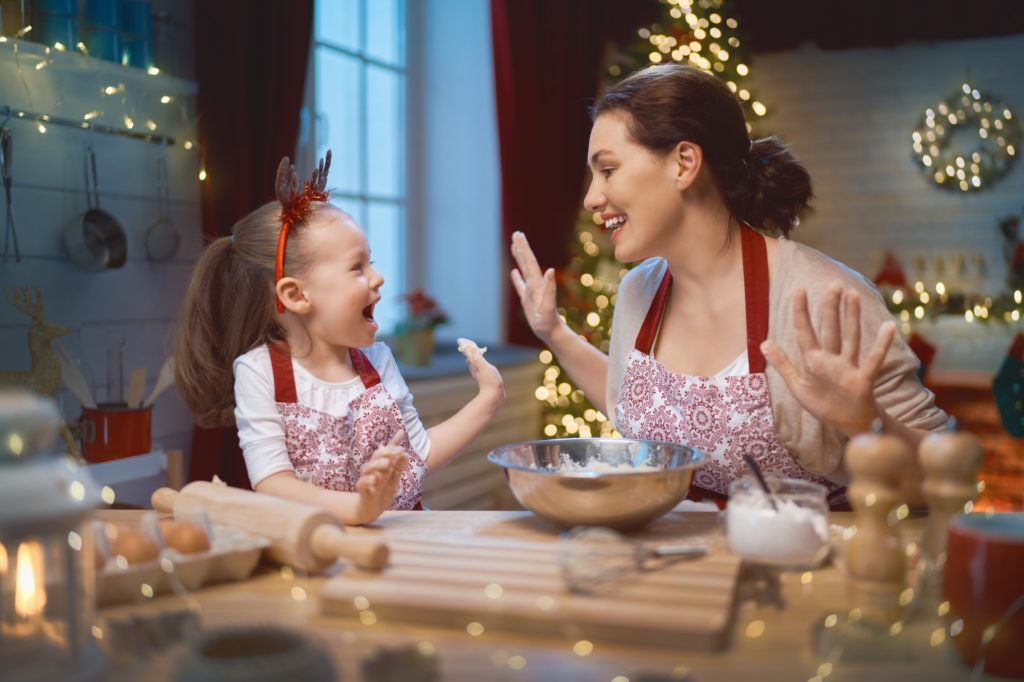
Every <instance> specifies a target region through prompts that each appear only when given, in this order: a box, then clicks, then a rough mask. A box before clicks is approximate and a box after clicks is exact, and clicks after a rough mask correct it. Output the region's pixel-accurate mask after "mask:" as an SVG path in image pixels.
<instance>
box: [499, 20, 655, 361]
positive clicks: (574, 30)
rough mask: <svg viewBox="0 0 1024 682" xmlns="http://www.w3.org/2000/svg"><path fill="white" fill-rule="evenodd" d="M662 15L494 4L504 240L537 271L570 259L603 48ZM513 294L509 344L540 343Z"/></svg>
mask: <svg viewBox="0 0 1024 682" xmlns="http://www.w3.org/2000/svg"><path fill="white" fill-rule="evenodd" d="M658 11H659V8H658V5H657V3H655V2H621V0H491V31H492V37H493V41H494V82H495V92H496V97H497V109H498V133H499V136H500V140H499V148H500V153H501V175H502V180H501V189H502V225H503V227H502V235H503V237H504V241H505V243H506V244H508V243H509V241H510V239H511V236H512V233H513V232H514V231H516V230H520V231H522V232H523V233H525V234H526V237H527V238H528V239H529V240H530V244H531V245H532V246H533V249H534V252H535V253H536V254H537V258H538V260H539V261H540V263H541V267H544V268H547V267H555V268H560V267H562V266H564V265H565V264H566V263H567V262H568V260H569V244H570V240H571V239H572V235H573V228H574V226H575V224H576V216H577V213H578V211H579V210H580V208H581V203H582V196H583V194H582V188H583V182H584V179H585V176H586V159H585V156H586V152H587V143H588V139H589V135H590V118H589V115H588V113H587V108H588V106H589V105H590V104H592V103H593V101H594V98H595V97H596V95H597V91H598V86H599V73H598V72H599V70H600V67H601V58H602V55H603V51H604V48H605V44H606V43H607V42H608V40H616V41H628V40H630V39H631V36H632V37H634V38H635V36H636V30H637V29H638V28H640V27H641V26H644V25H646V24H647V23H649V22H650V21H652V20H653V19H654V18H655V17H656V16H657V15H658ZM508 290H509V300H508V311H509V312H508V319H507V325H508V340H509V341H510V342H512V343H519V344H527V345H536V344H537V340H536V338H535V337H534V336H533V333H532V332H531V331H530V328H529V325H527V323H526V320H525V318H524V317H523V314H522V309H521V307H520V306H519V301H518V298H517V297H516V293H515V290H514V289H512V287H511V286H509V287H508Z"/></svg>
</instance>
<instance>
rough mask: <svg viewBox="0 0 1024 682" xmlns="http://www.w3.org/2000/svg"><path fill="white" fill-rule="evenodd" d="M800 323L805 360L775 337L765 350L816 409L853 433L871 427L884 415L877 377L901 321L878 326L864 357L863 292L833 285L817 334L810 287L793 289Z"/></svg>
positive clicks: (802, 401)
mask: <svg viewBox="0 0 1024 682" xmlns="http://www.w3.org/2000/svg"><path fill="white" fill-rule="evenodd" d="M793 312H794V323H795V325H796V332H797V345H798V346H799V348H800V358H799V365H797V364H796V363H794V362H793V361H792V360H791V359H790V358H789V356H788V355H787V354H786V352H785V351H783V350H782V349H781V348H779V346H778V345H776V344H775V343H774V342H772V341H765V342H764V343H763V344H762V345H761V351H762V352H763V353H764V356H765V359H766V360H767V361H768V362H770V363H771V364H772V366H774V367H775V369H777V370H778V371H779V373H780V374H781V375H782V378H783V379H784V380H785V382H786V385H787V386H788V387H789V390H790V391H791V392H792V393H793V396H794V397H795V398H796V399H797V400H798V401H799V402H800V404H801V405H802V406H803V407H804V409H806V410H807V411H808V412H810V413H811V414H812V415H814V416H815V417H817V418H818V419H820V420H822V421H823V422H827V423H829V424H831V425H833V426H835V427H836V428H838V429H839V430H840V431H842V432H843V433H844V434H846V435H847V436H853V435H855V434H857V433H863V432H865V431H868V430H870V428H871V423H872V421H874V419H875V418H876V417H878V416H879V414H880V413H879V408H878V404H877V403H876V402H875V396H874V383H875V378H876V377H877V376H878V372H879V370H880V368H881V366H882V361H883V360H884V359H885V355H886V353H887V352H888V351H889V346H890V345H891V344H892V340H893V335H894V334H895V333H896V325H895V323H893V322H887V323H885V324H883V325H882V326H881V327H879V329H878V333H877V334H876V336H875V338H874V341H873V342H872V344H871V348H870V350H869V351H868V352H867V354H866V355H865V356H864V357H863V358H861V356H860V347H861V337H860V333H861V330H860V296H859V295H858V294H857V292H855V291H844V290H843V288H842V287H840V286H839V285H832V286H830V287H829V288H828V290H827V291H826V292H825V298H824V300H823V301H822V313H821V330H820V331H821V333H820V335H818V334H815V331H814V328H813V327H812V325H811V317H810V313H809V312H808V303H807V292H806V290H804V289H798V290H796V291H795V292H794V293H793Z"/></svg>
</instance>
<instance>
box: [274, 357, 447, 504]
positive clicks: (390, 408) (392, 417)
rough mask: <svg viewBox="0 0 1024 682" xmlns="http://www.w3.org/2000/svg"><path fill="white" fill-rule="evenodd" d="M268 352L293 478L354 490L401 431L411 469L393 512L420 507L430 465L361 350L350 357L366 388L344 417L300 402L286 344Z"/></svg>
mask: <svg viewBox="0 0 1024 682" xmlns="http://www.w3.org/2000/svg"><path fill="white" fill-rule="evenodd" d="M267 348H268V349H269V350H270V364H271V367H272V368H273V371H274V400H275V401H276V402H277V410H278V412H279V413H280V414H281V418H282V419H283V420H284V426H285V442H286V444H287V447H288V458H289V459H290V460H291V462H292V466H293V467H295V475H296V476H298V477H299V478H303V479H307V480H310V481H311V482H312V483H315V484H316V485H318V486H320V487H321V488H329V489H331V490H341V491H346V492H355V491H356V483H357V482H358V480H359V472H360V469H361V468H362V466H363V464H365V463H366V461H367V460H368V459H370V456H371V455H372V454H373V453H374V451H375V450H376V449H377V448H379V447H381V446H382V445H386V444H387V442H388V441H389V440H390V439H391V437H392V436H393V435H394V434H395V433H396V432H398V431H400V432H401V433H402V435H403V437H402V442H401V443H400V444H399V445H400V447H401V448H402V449H403V450H404V451H405V453H406V454H407V455H408V456H409V466H408V467H407V468H406V470H405V471H404V472H403V473H402V479H401V482H400V484H399V488H398V493H397V494H396V495H395V499H394V500H393V501H392V503H391V506H390V507H389V509H396V510H408V509H420V508H422V507H421V506H420V504H419V501H420V497H421V496H422V494H423V476H424V475H425V474H426V470H427V467H426V464H425V463H424V461H423V459H422V458H421V457H420V456H419V454H417V453H416V451H415V450H414V449H413V447H412V443H411V442H410V441H409V436H408V434H407V433H406V430H405V424H404V423H403V422H402V415H401V412H400V411H399V409H398V404H397V403H396V402H395V400H394V398H392V397H391V394H389V393H388V391H387V389H386V388H384V385H383V384H382V383H381V380H380V374H378V372H377V370H376V369H375V368H374V366H373V365H372V364H371V363H370V361H369V360H368V359H367V357H366V356H365V355H364V354H363V353H362V351H360V350H358V349H356V348H352V349H349V355H350V357H351V358H352V366H353V367H354V368H355V369H356V371H357V372H358V373H359V378H360V380H361V381H362V382H363V387H364V388H365V389H366V390H365V391H364V392H363V393H361V394H360V395H359V396H358V397H356V398H355V399H354V400H352V401H351V402H350V403H349V405H348V411H347V412H346V413H345V414H344V415H343V416H341V417H335V416H334V415H331V414H327V413H326V412H321V411H320V410H315V409H313V408H311V407H307V406H306V405H301V404H299V402H298V398H297V395H296V392H295V373H294V370H293V368H292V357H291V353H290V352H289V350H288V346H287V344H285V343H283V342H276V343H269V344H267Z"/></svg>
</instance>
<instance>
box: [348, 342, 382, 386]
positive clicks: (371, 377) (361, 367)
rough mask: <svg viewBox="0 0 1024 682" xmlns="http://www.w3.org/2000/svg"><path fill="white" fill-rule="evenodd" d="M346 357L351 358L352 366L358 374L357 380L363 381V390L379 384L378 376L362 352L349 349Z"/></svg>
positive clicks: (356, 349)
mask: <svg viewBox="0 0 1024 682" xmlns="http://www.w3.org/2000/svg"><path fill="white" fill-rule="evenodd" d="M348 355H349V357H350V358H352V366H353V367H355V369H356V371H357V372H359V378H360V379H362V381H363V388H366V389H371V388H373V387H374V386H376V385H377V384H379V383H380V374H379V373H378V372H377V369H376V368H375V367H374V366H373V364H372V363H371V362H370V359H369V358H368V357H366V355H365V354H364V353H363V351H361V350H359V349H358V348H349V349H348Z"/></svg>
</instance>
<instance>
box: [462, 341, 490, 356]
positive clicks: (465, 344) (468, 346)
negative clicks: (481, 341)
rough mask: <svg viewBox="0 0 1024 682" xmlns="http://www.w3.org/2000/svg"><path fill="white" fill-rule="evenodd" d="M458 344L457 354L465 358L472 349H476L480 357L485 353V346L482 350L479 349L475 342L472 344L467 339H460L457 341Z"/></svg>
mask: <svg viewBox="0 0 1024 682" xmlns="http://www.w3.org/2000/svg"><path fill="white" fill-rule="evenodd" d="M458 344H459V352H460V353H462V354H463V355H465V356H466V357H469V353H470V351H472V350H473V349H476V350H478V351H480V355H483V354H484V353H486V352H487V346H484V347H483V348H481V347H480V346H478V345H476V343H475V342H473V341H471V340H469V339H463V338H460V339H458Z"/></svg>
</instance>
